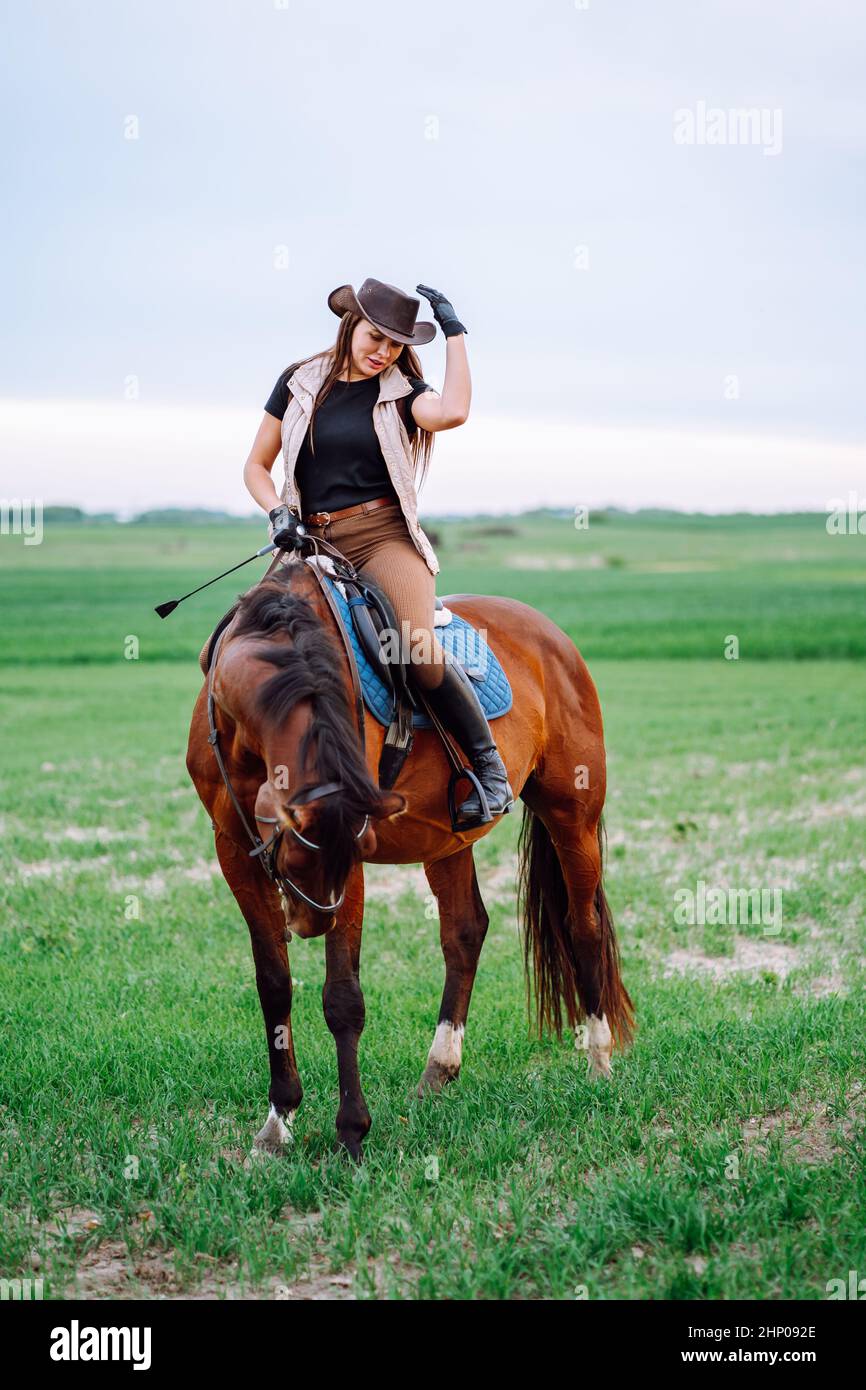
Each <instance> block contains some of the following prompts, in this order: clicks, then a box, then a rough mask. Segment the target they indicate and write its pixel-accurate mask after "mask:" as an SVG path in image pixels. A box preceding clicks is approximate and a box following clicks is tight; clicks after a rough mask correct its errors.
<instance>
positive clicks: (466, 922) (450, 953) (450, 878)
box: [418, 845, 488, 1096]
mask: <svg viewBox="0 0 866 1390" xmlns="http://www.w3.org/2000/svg"><path fill="white" fill-rule="evenodd" d="M424 872H425V873H426V875H427V882H428V883H429V884H430V887H431V888H432V890H433V893H434V895H435V897H436V900H437V902H438V904H439V938H440V941H441V943H442V954H443V955H444V957H445V989H444V991H443V993H442V1005H441V1007H440V1009H439V1022H438V1024H437V1026H436V1033H435V1036H434V1038H433V1046H432V1047H431V1048H430V1053H429V1055H428V1057H427V1065H426V1067H425V1068H424V1074H423V1076H422V1077H421V1080H420V1081H419V1083H418V1095H419V1096H424V1095H425V1094H426V1093H427V1092H428V1091H433V1092H436V1091H441V1090H442V1087H443V1086H446V1085H447V1084H448V1082H449V1081H454V1080H455V1078H456V1077H457V1076H458V1074H459V1072H460V1063H461V1061H462V1057H463V1034H464V1031H465V1029H466V1019H467V1016H468V1014H469V1000H470V999H471V998H472V986H473V985H474V983H475V972H476V970H477V969H478V957H479V956H480V955H481V947H482V946H483V945H484V938H485V936H486V935H487V923H488V916H487V911H486V909H485V906H484V903H483V902H482V900H481V893H480V891H479V888H478V878H477V876H476V873H475V860H474V857H473V853H472V845H466V846H465V847H464V848H463V849H461V850H458V851H457V853H456V854H451V855H449V856H448V858H447V859H439V860H437V861H435V862H434V863H430V864H425V865H424Z"/></svg>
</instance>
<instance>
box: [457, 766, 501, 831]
mask: <svg viewBox="0 0 866 1390" xmlns="http://www.w3.org/2000/svg"><path fill="white" fill-rule="evenodd" d="M464 778H465V779H466V781H467V782H471V783H472V785H473V787H474V788H475V790H476V791H477V793H478V800H479V801H480V803H481V814H480V815H475V816H465V817H464V819H463V820H460V819H458V811H457V798H456V796H455V794H454V793H455V790H456V788H457V784H458V782H462V781H463V780H464ZM448 813H449V815H450V816H451V829H452V830H454V831H455V832H456V831H460V830H475V829H476V828H477V827H478V826H479V825H489V824H490V822H491V821H492V820H493V818H494V817H493V813H492V811H491V810H490V802H489V801H488V800H487V793H486V791H485V790H484V788H483V787H482V785H481V783H480V781H479V780H478V777H477V775H476V773H474V772H473V770H472V768H471V767H466V766H464V767H462V768H461V769H460V771H459V772H458V771H457V769H456V768H455V769H454V771H453V772H452V773H451V776H450V777H449V778H448Z"/></svg>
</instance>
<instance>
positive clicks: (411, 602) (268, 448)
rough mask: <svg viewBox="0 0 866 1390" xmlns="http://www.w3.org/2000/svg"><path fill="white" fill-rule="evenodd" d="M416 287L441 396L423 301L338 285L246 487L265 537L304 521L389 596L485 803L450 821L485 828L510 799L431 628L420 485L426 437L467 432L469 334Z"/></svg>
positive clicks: (491, 748)
mask: <svg viewBox="0 0 866 1390" xmlns="http://www.w3.org/2000/svg"><path fill="white" fill-rule="evenodd" d="M416 288H417V289H418V290H419V292H420V293H421V294H423V295H424V297H425V299H427V300H429V302H430V304H431V305H432V308H433V315H434V317H435V319H436V322H437V323H438V324H439V326H440V328H441V329H442V332H443V333H444V335H445V339H446V369H445V382H444V384H443V387H442V394H441V396H440V395H439V394H437V392H436V391H434V390H433V389H432V387H430V386H428V385H427V383H426V382H425V381H424V379H423V376H422V373H421V364H420V362H419V360H418V358H417V356H416V355H415V353H414V351H413V346H417V345H420V344H422V343H429V342H430V340H431V338H433V337H435V334H436V326H435V324H432V323H416V316H417V313H418V309H419V307H420V300H418V299H415V298H413V297H412V296H411V295H408V294H404V293H403V291H402V290H398V289H397V288H396V287H395V286H393V285H387V284H383V283H382V281H380V280H371V279H368V280H365V281H364V283H363V285H362V286H361V288H360V290H359V291H358V293H357V295H356V294H355V291H354V289H353V288H352V286H351V285H341V286H340V287H339V288H338V289H336V290H333V291H332V293H331V294H330V295H329V296H328V307H329V308H330V309H331V311H332V312H333V313H335V314H336V315H337V316H338V317H339V319H340V327H339V328H338V330H337V338H336V342H335V344H334V346H333V347H332V348H327V349H325V350H324V351H323V352H319V353H316V354H314V355H313V356H312V357H307V358H304V360H303V361H302V362H299V363H296V364H295V365H294V366H292V367H288V368H287V369H286V370H285V371H284V372H283V373H282V374H281V375H280V377H279V378H278V380H277V383H276V385H275V387H274V389H273V391H272V392H271V395H270V397H269V399H268V401H267V403H266V405H265V415H264V418H263V420H262V423H261V425H260V426H259V431H258V434H257V435H256V438H255V441H254V443H253V447H252V449H251V451H250V455H249V458H248V459H247V461H246V464H245V465H244V482H245V483H246V485H247V488H248V489H249V491H250V493H251V494H252V496H253V497H254V498H255V500H256V501H257V502H258V504H259V506H260V507H262V508H263V510H264V511H266V512H268V514H269V517H270V522H271V534H272V535H274V534H275V533H278V532H279V531H281V530H284V529H285V528H286V527H289V526H290V525H291V524H292V521H293V520H294V522H295V523H296V522H297V519H298V518H301V519H302V520H303V523H304V526H305V527H306V528H307V530H308V531H309V532H310V533H311V534H313V535H316V536H321V537H322V538H324V539H325V540H327V541H330V542H331V543H332V544H333V545H335V546H336V547H337V549H338V550H340V551H342V553H343V554H344V555H345V556H346V557H347V558H348V559H349V560H350V561H351V562H352V564H353V565H354V566H355V568H356V569H358V570H361V569H363V571H364V573H365V574H366V575H368V576H369V577H370V578H371V579H372V580H373V581H374V583H376V584H378V585H379V586H380V588H382V589H384V591H385V593H386V594H387V595H388V597H389V598H390V600H391V603H392V604H393V606H394V611H395V613H396V615H397V621H398V625H399V633H398V636H399V638H400V642H401V650H402V651H403V652H405V653H406V655H407V656H408V657H409V658H410V661H411V672H412V676H413V678H414V680H415V681H416V682H417V683H418V685H419V686H421V687H423V690H424V694H425V696H426V698H427V700H428V702H429V703H430V705H431V706H432V708H433V710H434V712H435V713H436V715H437V716H438V717H439V719H440V720H441V721H442V723H443V724H444V725H445V727H446V728H447V729H448V730H449V732H450V733H452V734H453V735H454V737H455V738H456V739H457V741H458V743H459V744H460V746H461V748H462V749H463V752H464V753H465V754H466V756H467V757H468V758H469V759H470V762H471V764H472V769H473V771H474V772H475V774H476V776H477V777H478V780H479V782H480V783H481V785H482V787H483V788H484V791H485V794H486V797H487V801H488V806H489V811H490V814H489V815H485V813H484V807H483V806H482V804H481V799H480V797H479V796H478V793H477V791H476V790H474V789H473V791H472V794H471V796H470V797H469V798H468V799H467V800H466V801H464V802H463V803H462V804H461V806H460V807H459V816H460V818H461V819H467V818H470V817H471V818H472V819H476V818H478V819H479V820H480V822H481V823H484V822H485V821H487V820H490V819H492V817H493V816H497V815H501V814H502V813H503V812H504V811H507V810H508V809H510V806H511V805H512V804H513V800H514V795H513V792H512V789H511V787H510V786H509V784H508V775H507V772H506V769H505V765H504V763H503V762H502V759H501V757H500V756H499V752H498V750H497V748H496V743H495V741H494V739H493V736H492V734H491V732H490V725H489V724H488V722H487V718H486V716H485V714H484V711H483V710H482V708H481V705H480V704H479V702H478V699H477V697H476V695H475V692H474V690H473V689H472V684H471V682H470V681H469V680H467V679H466V678H465V677H461V676H460V675H459V674H458V671H457V668H456V667H455V666H454V664H453V663H452V662H451V661H450V660H448V659H447V658H446V656H445V653H444V651H443V650H442V647H441V646H440V644H439V641H438V639H437V638H436V635H435V632H434V628H433V614H434V610H435V595H436V584H435V576H436V574H437V573H438V571H439V563H438V561H437V559H436V556H435V554H434V552H433V548H432V546H431V545H430V542H429V540H428V539H427V537H426V536H425V534H424V532H423V531H422V529H421V526H420V524H419V521H418V495H417V488H416V479H417V485H418V486H420V484H421V482H423V479H424V475H425V473H426V470H427V466H428V463H429V458H430V450H431V446H432V443H433V435H434V434H435V433H436V432H437V431H438V430H448V429H454V428H455V426H457V425H462V424H463V422H464V420H465V419H466V417H467V415H468V413H469V400H470V394H471V383H470V377H469V363H468V361H467V357H466V344H465V340H464V336H463V335H464V334H465V333H466V329H465V328H464V326H463V324H462V323H461V322H460V320H459V319H458V318H457V315H456V313H455V312H454V309H453V307H452V305H451V304H450V303H449V302H448V300H447V299H446V298H445V296H444V295H442V294H440V293H439V291H438V290H433V289H430V287H429V286H427V285H418V286H417V287H416ZM281 447H282V454H283V463H284V466H285V475H286V476H285V484H284V486H283V494H282V497H279V496H278V495H277V491H276V488H275V487H274V483H273V480H272V478H271V470H272V468H273V466H274V463H275V461H276V457H277V454H278V453H279V452H280V449H281ZM419 470H420V477H419V476H418V473H419Z"/></svg>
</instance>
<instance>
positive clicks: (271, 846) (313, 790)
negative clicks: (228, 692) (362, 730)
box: [207, 628, 370, 916]
mask: <svg viewBox="0 0 866 1390" xmlns="http://www.w3.org/2000/svg"><path fill="white" fill-rule="evenodd" d="M226 631H227V629H225V628H224V629H223V631H222V632H221V633H220V634H219V636H218V637H217V640H216V642H215V643H214V649H213V655H212V656H211V662H210V666H209V668H208V673H207V722H208V727H209V729H210V733H209V734H208V743H209V744H210V746H211V748H212V749H213V751H214V757H215V758H216V763H217V767H218V768H219V770H220V773H221V775H222V779H223V782H224V783H225V788H226V791H227V792H228V794H229V796H230V798H231V802H232V805H233V806H234V808H235V810H236V812H237V814H238V818H239V820H240V822H241V824H242V825H243V827H244V830H245V831H246V832H247V835H248V836H249V839H250V843H251V844H252V846H253V848H252V849H251V850H250V851H249V854H250V858H252V859H258V861H259V863H260V864H261V866H262V868H263V869H264V871H265V873H266V874H267V876H268V878H269V879H270V880H271V882H272V883H273V884H274V886H275V887H276V889H277V892H278V893H279V895H280V898H281V900H282V904H283V908H284V910H285V909H287V908H288V898H287V895H288V894H292V895H293V896H295V897H298V898H300V899H301V900H302V901H303V902H305V903H306V904H307V906H308V907H311V908H313V910H314V911H315V912H327V913H333V912H336V911H337V909H338V908H339V907H341V906H342V904H343V899H344V898H345V896H346V889H345V887H344V888H343V891H342V893H341V894H340V896H339V898H336V899H335V900H334V901H333V902H329V903H317V902H316V901H315V899H313V898H311V897H309V896H308V894H306V893H305V892H304V890H303V888H299V887H298V885H297V884H296V883H294V882H293V881H292V879H290V878H287V877H286V875H285V874H281V873H280V872H279V870H278V869H277V863H276V858H277V850H278V848H279V844H280V840H281V839H282V837H283V835H284V834H285V833H286V831H289V833H290V834H291V835H292V836H293V837H294V838H295V840H297V842H298V843H299V844H301V845H303V846H304V847H305V848H306V849H312V850H316V851H321V849H322V848H323V847H322V845H317V844H316V843H315V842H314V841H313V840H308V839H307V838H306V837H305V836H304V835H302V834H301V832H300V831H299V830H297V829H296V828H295V827H294V826H293V825H291V824H288V825H287V824H286V823H285V822H284V821H281V820H280V818H279V817H278V816H256V817H255V819H256V822H257V823H258V824H260V825H273V826H275V827H276V829H275V830H274V833H273V834H272V835H271V838H270V839H269V840H263V839H262V837H261V835H259V833H258V831H257V830H255V829H254V828H253V827H252V826H251V825H250V822H249V820H248V819H247V816H246V813H245V812H244V808H243V807H242V806H241V803H240V801H239V800H238V796H237V793H236V792H235V789H234V787H233V786H232V784H231V778H230V777H229V774H228V769H227V768H226V765H225V760H224V759H223V755H222V751H221V749H220V746H219V730H218V729H217V726H216V719H215V717H214V711H215V701H214V693H213V685H214V671H215V670H216V664H217V657H218V655H219V649H220V646H221V644H222V639H223V637H224V636H225V633H226ZM342 790H343V784H342V783H341V782H319V783H318V784H316V785H315V786H310V787H302V788H301V789H300V790H299V791H298V792H296V793H294V794H293V795H292V796H291V797H290V801H291V803H292V804H293V805H306V804H307V803H308V802H310V801H319V800H320V799H321V798H322V797H325V796H333V795H334V793H335V792H340V791H342ZM369 824H370V817H369V816H365V817H364V824H363V825H362V826H361V829H360V830H359V831H358V832H357V834H356V836H355V839H356V840H360V839H362V838H363V836H364V835H365V834H366V832H367V827H368V826H369ZM287 916H288V913H287Z"/></svg>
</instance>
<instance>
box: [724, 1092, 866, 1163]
mask: <svg viewBox="0 0 866 1390" xmlns="http://www.w3.org/2000/svg"><path fill="white" fill-rule="evenodd" d="M845 1099H846V1103H847V1107H848V1108H847V1110H846V1111H845V1113H844V1114H843V1115H839V1116H836V1115H831V1114H829V1112H828V1109H827V1106H826V1105H825V1104H824V1103H823V1102H821V1101H816V1100H814V1099H812V1098H810V1097H805V1096H802V1097H796V1098H795V1099H794V1100H793V1101H792V1103H791V1104H790V1105H787V1106H785V1107H784V1108H783V1109H780V1110H773V1111H770V1112H769V1113H768V1114H766V1115H753V1116H751V1117H750V1118H749V1119H748V1120H747V1121H746V1123H745V1124H744V1125H743V1127H742V1133H743V1143H744V1144H745V1147H746V1149H747V1151H749V1152H750V1153H756V1154H758V1155H759V1156H760V1157H762V1158H765V1157H766V1156H767V1154H768V1152H769V1143H768V1141H769V1139H770V1137H771V1136H778V1137H779V1138H780V1139H781V1141H782V1144H783V1145H784V1147H785V1149H786V1150H788V1149H790V1151H791V1157H792V1158H795V1159H797V1160H799V1162H801V1163H806V1164H819V1163H831V1162H832V1161H833V1159H834V1158H835V1157H836V1156H837V1154H839V1153H840V1152H841V1151H842V1148H843V1146H844V1144H845V1143H850V1141H851V1140H852V1138H853V1137H854V1133H855V1130H856V1129H857V1128H858V1127H859V1126H860V1125H862V1124H863V1122H864V1105H866V1093H864V1089H863V1085H862V1083H861V1082H859V1081H858V1082H855V1084H854V1085H853V1086H852V1087H851V1088H850V1089H849V1091H848V1093H847V1095H846V1098H845Z"/></svg>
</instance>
